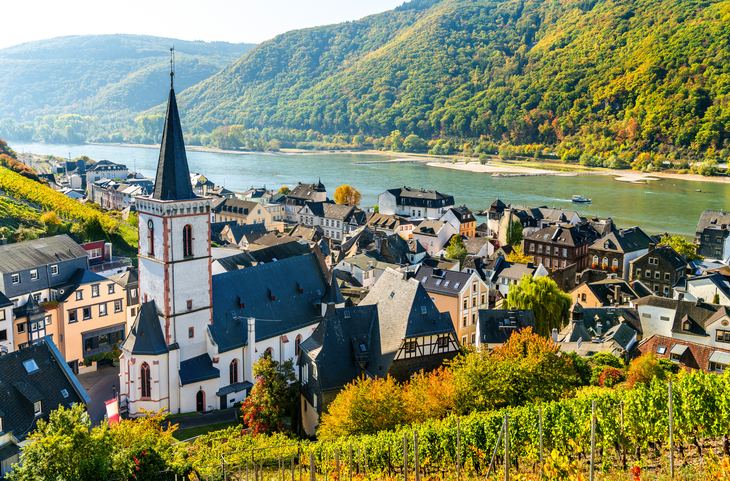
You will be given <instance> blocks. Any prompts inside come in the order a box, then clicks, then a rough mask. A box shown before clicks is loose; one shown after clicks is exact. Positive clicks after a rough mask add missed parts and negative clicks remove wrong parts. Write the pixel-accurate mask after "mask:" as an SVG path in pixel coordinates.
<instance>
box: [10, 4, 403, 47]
mask: <svg viewBox="0 0 730 481" xmlns="http://www.w3.org/2000/svg"><path fill="white" fill-rule="evenodd" d="M403 1H404V0H255V1H254V0H238V1H236V0H205V1H201V0H177V1H168V0H121V1H99V0H65V1H58V0H54V1H50V0H36V1H32V0H8V1H6V2H3V7H2V12H3V15H2V16H3V18H4V19H5V21H4V22H3V26H2V28H0V48H5V47H10V46H13V45H18V44H20V43H23V42H30V41H32V40H41V39H45V38H52V37H60V36H66V35H86V34H105V33H132V34H140V35H154V36H157V37H171V38H179V39H183V40H206V41H211V40H223V41H227V42H250V43H259V42H262V41H264V40H267V39H270V38H272V37H274V36H276V35H278V34H280V33H284V32H286V31H287V30H292V29H296V28H306V27H313V26H316V25H326V24H329V23H339V22H344V21H347V20H357V19H359V18H362V17H365V16H367V15H371V14H373V13H378V12H383V11H385V10H390V9H391V8H393V7H395V6H397V5H400V4H402V3H403Z"/></svg>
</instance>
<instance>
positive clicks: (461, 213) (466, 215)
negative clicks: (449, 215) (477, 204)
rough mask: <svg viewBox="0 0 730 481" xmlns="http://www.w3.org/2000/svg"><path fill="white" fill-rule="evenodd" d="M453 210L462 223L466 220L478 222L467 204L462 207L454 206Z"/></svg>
mask: <svg viewBox="0 0 730 481" xmlns="http://www.w3.org/2000/svg"><path fill="white" fill-rule="evenodd" d="M451 211H452V212H453V213H454V215H455V216H456V218H457V219H458V220H459V223H460V224H464V223H466V222H476V218H475V217H474V214H472V212H471V211H470V210H469V208H468V207H467V206H465V205H462V206H461V207H452V208H451Z"/></svg>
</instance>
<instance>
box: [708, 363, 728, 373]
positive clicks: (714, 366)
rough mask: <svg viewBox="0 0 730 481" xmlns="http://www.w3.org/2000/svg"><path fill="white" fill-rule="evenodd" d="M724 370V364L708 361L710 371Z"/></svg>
mask: <svg viewBox="0 0 730 481" xmlns="http://www.w3.org/2000/svg"><path fill="white" fill-rule="evenodd" d="M724 370H725V365H723V364H719V363H716V362H711V363H710V371H716V372H723V371H724Z"/></svg>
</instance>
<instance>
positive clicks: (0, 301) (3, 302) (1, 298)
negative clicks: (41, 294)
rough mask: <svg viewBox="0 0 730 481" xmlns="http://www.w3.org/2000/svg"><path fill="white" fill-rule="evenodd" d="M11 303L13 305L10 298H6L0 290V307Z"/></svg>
mask: <svg viewBox="0 0 730 481" xmlns="http://www.w3.org/2000/svg"><path fill="white" fill-rule="evenodd" d="M31 297H32V296H31ZM12 305H13V301H11V300H10V299H8V298H7V297H6V296H5V294H3V293H2V292H0V309H2V308H3V307H8V306H12Z"/></svg>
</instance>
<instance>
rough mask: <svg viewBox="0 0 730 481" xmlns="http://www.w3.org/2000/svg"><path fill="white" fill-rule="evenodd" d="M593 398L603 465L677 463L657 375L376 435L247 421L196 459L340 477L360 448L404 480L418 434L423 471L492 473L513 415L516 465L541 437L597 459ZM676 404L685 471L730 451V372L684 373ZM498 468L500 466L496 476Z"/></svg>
mask: <svg viewBox="0 0 730 481" xmlns="http://www.w3.org/2000/svg"><path fill="white" fill-rule="evenodd" d="M593 401H595V402H596V403H595V404H596V416H595V453H596V458H595V459H596V462H595V464H594V469H595V470H596V472H601V471H604V472H605V471H606V470H610V469H613V470H615V469H618V470H621V469H623V470H624V471H623V472H624V473H627V466H628V467H633V466H637V465H641V466H643V467H644V468H647V467H649V468H654V469H655V470H657V471H658V470H660V469H662V470H664V471H665V472H666V471H667V469H668V463H669V461H668V459H669V456H668V453H669V397H668V385H667V383H664V382H660V381H657V380H654V381H653V382H652V383H651V385H650V386H648V387H647V386H644V385H643V384H638V385H637V386H636V387H635V388H633V389H619V390H613V389H608V388H588V389H587V390H584V391H581V392H580V393H579V395H578V396H576V397H575V398H572V399H567V400H561V401H556V402H550V403H544V404H540V405H537V404H532V405H526V406H522V407H516V408H509V409H504V410H499V411H494V412H486V413H473V414H472V415H470V416H467V417H462V418H458V419H457V418H456V417H453V416H452V417H448V418H446V419H443V420H439V421H432V422H426V423H423V424H420V425H414V426H405V427H401V428H400V429H398V430H396V431H388V432H380V433H378V434H376V435H372V436H361V437H347V438H337V439H331V440H324V441H320V442H312V443H306V442H305V443H296V442H295V441H294V440H292V439H289V438H287V437H285V436H283V435H281V434H277V435H273V436H268V437H267V436H258V437H252V436H248V435H244V434H242V433H241V432H240V428H229V429H228V430H224V431H219V432H216V433H211V434H209V435H206V436H203V437H201V438H198V439H197V440H196V441H195V443H194V444H193V445H192V446H190V448H188V449H189V454H190V457H191V461H192V463H193V466H194V467H195V469H196V471H197V472H198V473H199V474H200V475H202V476H204V477H205V479H208V476H211V477H212V478H211V479H223V478H222V473H223V471H224V470H227V471H228V473H229V475H228V478H227V479H239V478H237V477H235V476H233V475H232V473H236V472H246V469H251V470H252V469H253V466H254V465H257V466H259V468H258V469H264V470H266V469H268V470H274V472H275V473H276V471H277V470H280V469H281V468H282V466H286V468H285V472H288V470H289V466H290V460H294V459H296V460H299V459H301V461H302V464H303V465H304V469H307V468H308V465H309V463H310V462H314V464H315V466H316V471H317V472H319V473H320V475H322V476H324V475H325V472H327V473H329V474H330V476H332V477H333V478H336V476H333V474H336V473H335V471H336V470H337V469H338V466H336V465H335V463H334V460H335V457H338V458H339V460H340V464H339V469H344V470H345V471H347V469H348V467H349V462H350V450H351V449H352V450H353V452H354V453H355V454H354V456H355V457H354V467H353V470H357V473H364V471H365V470H366V471H367V474H368V476H370V477H376V478H379V479H382V478H386V477H392V476H398V477H400V479H403V466H404V446H405V447H406V448H407V450H406V455H405V459H406V460H407V466H408V470H407V472H410V478H411V479H413V476H414V474H415V471H414V462H415V461H416V459H415V456H414V442H416V443H417V449H418V466H419V468H420V469H419V471H420V473H421V475H423V476H426V477H432V478H433V477H436V478H447V477H448V478H454V479H455V476H456V466H457V459H458V461H459V463H458V464H459V466H460V472H461V475H462V476H464V477H469V478H473V477H484V476H485V475H486V473H487V470H488V466H489V464H490V460H491V459H490V458H491V457H492V456H493V454H494V453H496V452H497V450H495V445H496V444H497V442H498V438H499V437H500V431H501V430H502V425H503V422H504V418H505V414H508V418H509V453H510V454H509V460H510V463H511V464H512V469H514V470H515V471H517V470H519V471H520V472H523V473H524V472H526V471H527V472H531V473H536V472H537V471H538V469H539V468H538V466H539V460H540V455H541V453H540V446H541V445H542V446H543V456H545V457H546V458H548V457H549V456H548V455H549V454H550V453H554V456H559V457H565V459H568V460H570V461H573V462H574V463H575V464H574V466H578V465H580V464H585V465H588V464H589V459H590V452H591V432H592V424H593V423H592V420H593V415H592V406H593ZM672 406H673V414H674V423H673V428H674V446H675V449H674V453H675V454H674V457H675V465H676V466H677V469H682V467H683V466H684V465H686V464H687V463H688V462H689V459H690V458H689V457H690V455H692V456H694V457H695V458H697V457H699V458H702V456H704V455H707V454H708V450H707V449H705V448H706V446H707V445H708V443H710V444H711V445H715V446H718V447H717V449H716V450H715V454H720V455H722V454H723V451H724V453H727V454H730V453H728V446H727V438H726V437H725V436H727V434H728V432H729V431H730V377H728V376H725V375H715V374H707V373H703V372H695V373H682V374H680V375H678V376H677V377H676V379H675V381H674V383H673V402H672ZM540 411H541V412H542V419H540ZM541 420H542V422H540V421H541ZM457 421H458V435H457ZM541 433H542V437H541V436H540V434H541ZM416 437H417V441H416V439H415V438H416ZM457 437H458V442H457ZM721 440H722V448H721V449H720V448H719V443H720V441H721ZM541 441H542V443H541ZM503 444H504V443H502V445H503ZM457 446H459V449H458V451H457ZM500 449H503V448H500ZM703 449H704V450H703ZM718 451H719V452H718ZM500 453H501V454H497V456H496V457H495V458H496V459H495V464H499V460H500V459H503V455H504V453H503V451H500ZM709 453H712V450H709ZM310 455H311V461H310ZM357 466H359V468H358V467H357ZM695 468H696V467H695ZM495 469H496V466H495V468H493V469H492V471H491V472H492V474H494V472H495ZM502 469H503V468H502ZM583 469H587V468H583ZM239 470H240V471H239ZM343 473H344V472H343ZM342 476H343V478H344V476H345V474H342ZM287 477H288V476H287ZM586 479H587V476H586ZM652 479H654V476H652ZM723 479H724V478H723Z"/></svg>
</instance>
